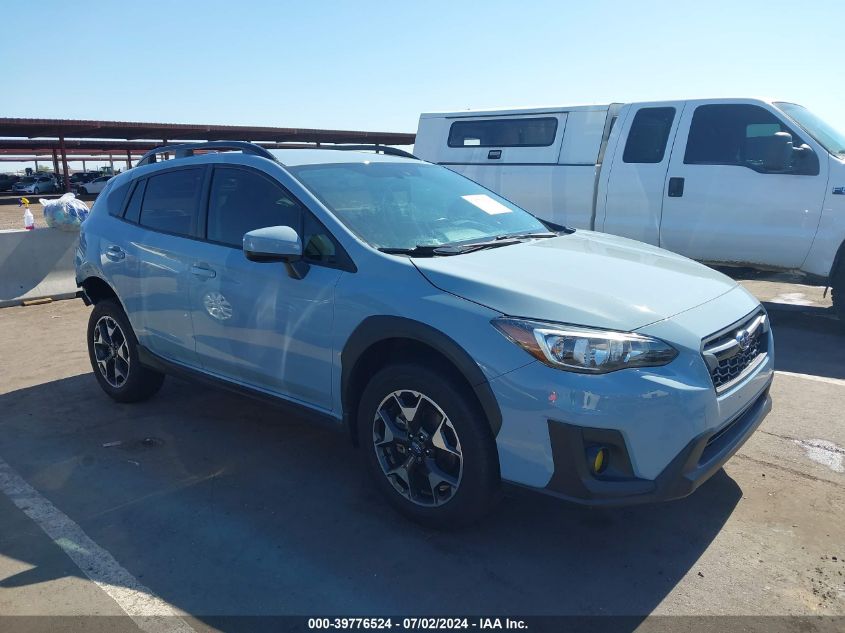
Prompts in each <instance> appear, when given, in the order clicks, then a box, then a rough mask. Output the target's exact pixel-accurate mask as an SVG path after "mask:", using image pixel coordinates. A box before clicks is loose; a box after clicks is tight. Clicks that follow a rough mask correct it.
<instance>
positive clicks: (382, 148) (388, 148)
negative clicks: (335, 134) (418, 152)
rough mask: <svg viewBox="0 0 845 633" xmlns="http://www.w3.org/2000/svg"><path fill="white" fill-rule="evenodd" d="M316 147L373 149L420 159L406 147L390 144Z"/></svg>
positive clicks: (324, 146)
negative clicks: (400, 147) (406, 149)
mask: <svg viewBox="0 0 845 633" xmlns="http://www.w3.org/2000/svg"><path fill="white" fill-rule="evenodd" d="M314 149H342V150H346V151H349V152H362V151H373V152H381V153H382V154H390V155H391V156H401V157H403V158H413V159H414V160H420V159H419V158H417V157H416V156H414V155H413V154H412V153H411V152H406V151H405V150H404V149H398V148H396V147H391V146H390V145H320V146H319V147H318V146H315V147H314Z"/></svg>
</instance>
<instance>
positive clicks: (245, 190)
mask: <svg viewBox="0 0 845 633" xmlns="http://www.w3.org/2000/svg"><path fill="white" fill-rule="evenodd" d="M194 149H198V150H220V149H224V150H235V149H237V150H240V152H235V151H225V152H214V153H212V152H208V151H206V152H204V153H202V154H200V155H190V154H191V153H192V150H194ZM161 151H169V152H171V153H174V154H175V155H176V156H177V157H176V158H174V159H172V160H168V161H163V162H153V157H154V154H152V153H151V154H150V155H148V156H147V157H145V158H144V159H142V160H141V161H140V162H139V165H138V167H135V168H134V169H131V170H128V171H126V172H125V173H122V174H120V175H119V176H116V177H115V178H113V179H112V180H111V181H109V182H108V183H107V184H106V187H105V189H104V190H103V192H102V193H101V195H100V197H99V198H98V199H97V201H96V202H95V203H94V207H93V209H92V212H91V215H90V216H89V217H88V219H87V220H86V221H85V222H84V223H83V224H82V227H81V230H80V238H79V247H78V250H77V253H76V280H77V284H78V285H79V286H80V287H81V288H82V291H83V298H84V300H85V301H86V302H87V303H88V304H94V309H93V311H92V312H91V316H90V320H89V324H88V330H87V341H88V351H89V357H90V361H91V366H92V368H93V372H94V375H95V377H96V380H97V381H98V382H99V384H100V386H101V387H102V389H103V390H104V391H105V392H106V393H107V394H108V395H109V396H111V397H112V398H113V399H114V400H116V401H118V402H133V401H138V400H143V399H145V398H148V397H150V396H151V395H153V394H154V393H155V392H156V391H158V389H159V388H160V387H161V385H162V381H163V380H164V374H165V373H166V372H170V373H178V374H180V375H188V376H197V377H201V378H203V379H205V380H210V381H212V382H214V381H216V382H219V383H221V384H223V385H226V386H227V387H229V388H233V389H237V390H239V391H241V392H244V393H248V394H252V395H256V396H258V397H262V398H267V399H270V400H271V401H273V402H275V403H278V404H282V405H287V406H288V407H290V408H292V409H294V410H296V411H300V412H304V413H306V414H307V415H308V416H309V418H311V419H319V420H322V421H324V422H326V423H328V424H330V425H332V426H334V427H335V428H338V429H342V430H344V431H345V432H347V433H349V435H350V437H351V438H352V441H353V443H354V444H356V445H357V446H358V447H359V449H360V454H361V457H362V459H363V462H364V465H365V467H366V468H367V469H368V470H369V472H370V474H371V475H372V477H373V480H374V482H375V485H376V486H377V487H378V488H379V490H380V491H381V492H382V493H383V494H384V495H385V497H386V498H387V500H388V501H389V502H390V503H391V504H392V505H393V506H394V507H396V508H397V509H398V510H399V511H401V512H403V513H405V514H406V515H408V516H410V517H412V518H413V519H415V520H417V521H420V522H422V523H425V524H428V525H434V526H439V527H444V526H452V525H457V524H461V523H465V522H468V521H472V520H474V519H477V518H478V517H479V516H481V515H482V514H483V513H485V512H487V511H488V510H489V509H490V508H491V506H492V505H493V503H494V501H495V500H496V498H497V496H498V491H499V488H500V485H501V483H502V481H509V482H514V483H517V484H520V485H523V486H527V487H530V488H533V489H535V490H538V491H542V492H545V493H548V494H550V495H554V496H557V497H560V498H563V499H569V500H573V501H578V502H582V503H588V504H596V505H610V504H629V503H642V502H650V501H658V500H665V499H673V498H677V497H682V496H685V495H687V494H689V493H691V492H692V491H693V490H695V489H696V488H697V487H698V486H699V485H700V484H701V483H702V482H703V481H705V480H707V479H708V478H709V477H710V476H711V475H713V474H714V473H715V472H716V471H717V470H718V469H719V468H720V467H721V466H722V464H723V463H724V462H725V461H726V460H727V459H728V458H729V457H730V456H731V455H733V453H734V452H735V451H736V450H737V449H738V448H739V447H740V446H741V445H742V444H743V442H745V441H746V440H747V439H748V437H749V436H750V435H751V434H752V433H753V431H754V430H755V429H756V428H757V426H758V425H759V424H760V422H761V421H762V420H763V418H764V416H765V415H766V414H767V413H768V411H769V409H770V407H771V399H770V397H769V387H770V385H771V382H772V377H773V373H774V369H773V368H774V347H773V345H774V343H773V340H772V333H771V330H770V327H769V322H768V317H767V314H766V312H765V310H764V309H763V307H762V306H761V305H760V303H759V302H758V301H757V300H756V299H755V298H754V297H753V296H751V294H749V293H748V292H747V291H746V290H744V289H743V288H742V287H740V286H739V285H737V283H736V282H734V281H733V280H732V279H730V278H728V277H726V276H724V275H722V274H720V273H718V272H716V271H714V270H712V269H710V268H707V267H706V266H704V265H702V264H698V263H696V262H694V261H692V260H689V259H687V258H685V257H682V256H680V255H677V254H674V253H670V252H668V251H665V250H662V249H660V248H657V247H655V246H651V245H648V244H644V243H641V242H635V241H632V240H629V239H625V238H621V237H615V236H611V235H606V234H600V233H594V232H592V231H587V230H572V229H565V228H563V227H561V226H558V225H555V224H553V223H550V222H542V221H540V220H538V219H537V218H536V217H535V216H533V215H531V214H529V213H528V212H526V211H524V210H522V209H521V208H519V207H518V206H516V205H515V204H513V203H511V202H509V201H507V200H505V199H504V198H501V197H500V196H498V195H496V194H495V193H493V192H491V191H489V190H487V189H485V188H484V187H482V186H481V185H478V184H477V183H475V182H473V181H471V180H468V179H467V178H464V177H463V176H460V175H459V174H456V173H455V172H453V171H450V170H448V169H446V168H444V167H440V166H437V165H432V164H430V163H426V162H423V161H420V160H416V159H414V158H413V157H409V156H410V155H407V154H404V153H402V152H397V151H395V150H387V151H388V155H383V154H373V153H366V152H351V151H340V150H317V149H314V150H311V149H289V150H279V151H273V152H269V151H268V150H266V149H264V148H261V147H259V146H256V145H252V144H250V143H235V142H218V143H209V144H192V145H185V146H175V147H173V146H171V147H168V148H159V149H158V150H156V152H161ZM180 154H181V155H180ZM186 154H187V155H186ZM392 154H404V156H405V157H402V156H398V155H392ZM98 406H100V405H98ZM268 415H271V416H272V415H275V414H274V413H268ZM314 467H315V468H318V467H319V464H315V465H314ZM293 476H294V477H295V476H299V475H293Z"/></svg>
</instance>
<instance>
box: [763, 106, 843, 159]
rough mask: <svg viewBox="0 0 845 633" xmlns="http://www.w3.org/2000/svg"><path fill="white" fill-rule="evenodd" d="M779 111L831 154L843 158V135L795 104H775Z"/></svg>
mask: <svg viewBox="0 0 845 633" xmlns="http://www.w3.org/2000/svg"><path fill="white" fill-rule="evenodd" d="M775 105H776V106H777V107H778V109H779V110H781V111H782V112H783V113H784V114H786V115H787V116H788V117H789V118H791V119H792V120H793V121H795V122H796V123H797V124H798V125H800V126H801V127H802V128H804V129H805V130H806V131H807V133H808V134H809V135H810V136H812V137H813V138H814V139H816V140H817V141H818V142H819V143H821V145H822V146H823V147H824V148H825V149H826V150H827V151H828V152H830V153H831V154H836V155H839V156H845V134H843V133H842V132H840V131H839V130H837V129H835V128H834V127H832V126H831V125H830V124H829V123H827V122H826V121H824V120H822V119H820V118H819V117H818V116H816V115H815V114H813V113H812V112H810V111H809V110H808V109H807V108H805V107H804V106H800V105H797V104H795V103H776V104H775Z"/></svg>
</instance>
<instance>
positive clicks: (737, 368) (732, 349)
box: [701, 310, 769, 392]
mask: <svg viewBox="0 0 845 633" xmlns="http://www.w3.org/2000/svg"><path fill="white" fill-rule="evenodd" d="M768 349H769V320H768V318H767V316H766V313H765V312H763V311H762V310H759V311H755V312H754V313H752V314H751V315H749V316H747V317H745V318H743V319H741V320H740V321H738V322H737V323H734V324H733V325H731V326H729V327H727V328H725V329H723V330H720V331H719V332H716V333H715V334H712V335H710V336H708V337H707V338H706V339H704V343H703V345H702V350H701V353H702V355H703V356H704V361H705V362H706V363H707V367H708V368H709V369H710V377H711V378H712V379H713V386H714V387H715V388H716V391H717V392H722V391H725V390H726V389H729V388H730V387H731V386H733V385H734V384H736V383H737V382H739V381H740V380H741V379H742V378H743V377H744V376H745V375H746V374H748V373H749V372H751V370H752V369H753V368H754V367H756V366H757V365H758V364H759V363H761V362H762V361H763V359H764V358H765V355H766V353H767V352H768Z"/></svg>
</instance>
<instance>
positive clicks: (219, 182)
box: [206, 167, 302, 248]
mask: <svg viewBox="0 0 845 633" xmlns="http://www.w3.org/2000/svg"><path fill="white" fill-rule="evenodd" d="M301 215H302V207H301V206H300V205H299V203H298V202H297V201H296V200H295V199H294V198H293V197H292V196H291V195H290V194H289V193H288V192H287V191H285V190H284V189H283V188H282V186H281V185H279V184H277V183H275V182H273V181H272V180H271V179H270V178H268V177H265V176H262V175H261V174H259V173H257V172H254V171H251V170H247V169H235V168H231V167H216V168H215V169H214V175H213V176H212V179H211V195H210V197H209V200H208V224H207V231H206V235H207V238H208V239H209V240H211V241H213V242H220V243H221V244H226V245H228V246H234V247H237V248H241V247H242V246H243V237H244V233H247V232H249V231H252V230H253V229H261V228H264V227H267V226H290V227H293V228H294V229H297V230H299V224H300V218H301Z"/></svg>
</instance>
